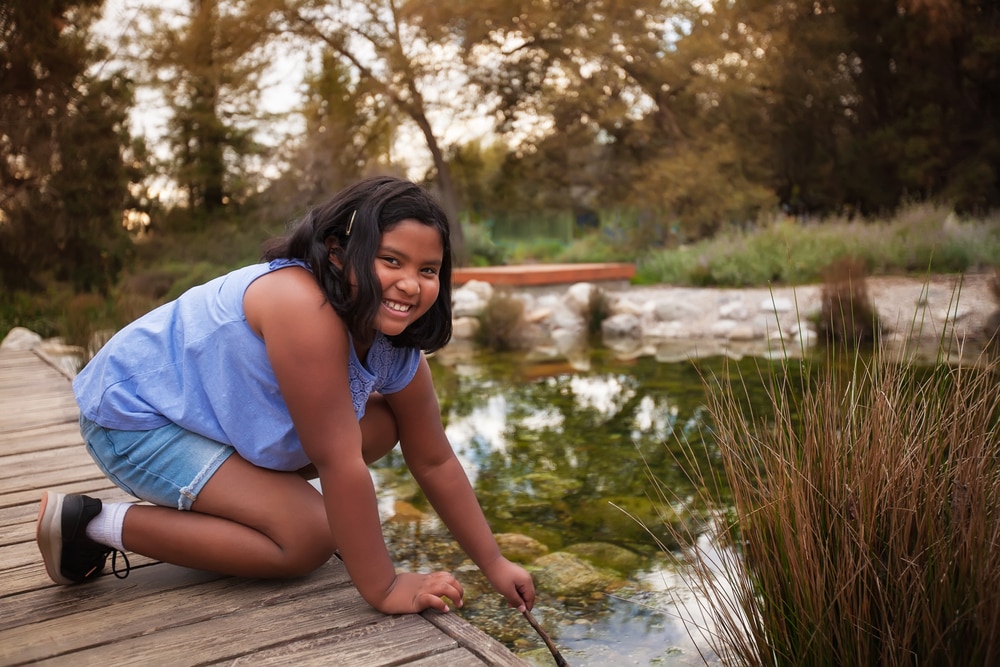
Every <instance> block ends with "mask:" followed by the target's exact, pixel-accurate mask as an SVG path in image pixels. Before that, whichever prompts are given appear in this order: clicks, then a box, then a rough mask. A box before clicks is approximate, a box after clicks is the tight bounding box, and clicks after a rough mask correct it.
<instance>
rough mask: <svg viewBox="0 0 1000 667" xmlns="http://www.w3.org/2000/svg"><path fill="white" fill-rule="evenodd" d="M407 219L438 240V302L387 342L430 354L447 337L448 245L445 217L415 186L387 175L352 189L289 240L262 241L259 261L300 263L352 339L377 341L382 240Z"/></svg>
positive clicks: (315, 213)
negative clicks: (331, 246)
mask: <svg viewBox="0 0 1000 667" xmlns="http://www.w3.org/2000/svg"><path fill="white" fill-rule="evenodd" d="M352 216H353V218H354V221H353V224H352V223H351V218H352ZM407 219H412V220H417V221H418V222H421V223H423V224H425V225H427V226H428V227H433V228H434V229H436V230H437V231H438V233H439V234H440V235H441V245H442V246H443V247H444V257H443V258H442V262H441V270H440V272H439V274H438V278H439V280H440V283H441V288H440V292H439V293H438V297H437V301H435V302H434V304H433V305H432V306H431V307H430V309H429V310H428V311H427V312H426V313H424V314H423V315H422V316H421V317H420V319H418V320H417V321H416V322H414V323H413V324H411V325H410V326H408V327H407V328H406V330H405V331H403V332H402V333H401V334H399V335H397V336H389V337H388V338H389V340H390V341H391V342H392V344H393V345H394V346H397V347H415V348H420V349H422V350H424V351H426V352H433V351H435V350H438V349H440V348H442V347H444V345H445V344H446V343H447V342H448V341H449V340H450V339H451V264H452V259H451V240H450V236H449V227H448V218H447V216H446V215H445V213H444V211H443V210H442V209H441V207H440V206H439V205H438V204H437V202H436V201H434V198H433V197H431V195H430V193H428V192H427V191H425V190H424V189H423V188H421V187H420V186H418V185H416V184H414V183H411V182H410V181H406V180H403V179H399V178H394V177H391V176H379V177H374V178H369V179H366V180H363V181H360V182H358V183H355V184H354V185H351V186H349V187H347V188H345V189H344V190H341V191H340V192H338V193H337V194H336V195H334V196H333V197H332V198H331V199H330V200H329V201H327V202H326V203H324V204H321V205H319V206H317V207H315V208H314V209H312V210H311V211H309V213H307V214H306V215H305V217H303V218H302V219H301V220H299V221H298V222H297V223H296V224H295V225H294V226H293V228H292V230H291V233H290V234H288V235H287V236H284V237H279V238H276V239H272V240H271V241H268V242H267V243H265V245H264V253H263V259H264V260H265V261H270V260H273V259H280V258H285V259H301V260H305V261H306V262H307V263H308V264H309V266H310V268H311V269H312V272H313V275H314V276H315V277H316V282H317V283H319V286H320V289H322V290H323V293H324V294H326V298H327V300H328V301H329V302H330V305H332V306H333V309H334V310H335V311H336V312H337V314H338V315H339V316H340V317H341V318H342V319H343V320H344V322H345V323H347V328H348V329H349V330H350V332H351V335H352V336H353V337H354V338H355V339H356V340H358V341H360V342H363V343H365V344H368V343H371V341H372V338H373V337H374V326H375V317H376V315H377V313H378V309H379V308H380V307H381V303H382V290H381V286H380V285H379V282H378V278H377V277H376V275H375V255H376V253H377V251H378V248H379V245H380V244H381V242H382V234H384V233H385V232H386V231H388V230H390V229H392V228H393V227H395V226H396V225H397V224H399V223H400V222H401V221H403V220H407ZM348 226H350V230H351V231H350V235H349V236H348V233H347V230H348ZM330 237H334V238H335V239H336V241H337V249H336V251H335V252H337V253H338V254H337V257H338V259H340V262H341V266H340V267H339V268H338V267H337V266H335V265H334V264H333V263H331V262H330V260H329V254H330V253H329V251H328V250H327V246H326V241H327V239H329V238H330ZM350 276H354V280H355V282H356V283H357V284H356V288H352V285H351V283H350V279H349V278H350Z"/></svg>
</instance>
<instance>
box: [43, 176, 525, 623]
mask: <svg viewBox="0 0 1000 667" xmlns="http://www.w3.org/2000/svg"><path fill="white" fill-rule="evenodd" d="M264 259H265V260H267V263H263V264H257V265H254V266H249V267H245V268H243V269H239V270H236V271H234V272H232V273H230V274H228V275H226V276H223V277H221V278H217V279H215V280H212V281H210V282H208V283H206V284H205V285H202V286H200V287H196V288H194V289H192V290H190V291H188V292H187V293H185V294H184V295H182V296H181V297H180V298H179V299H177V300H176V301H173V302H171V303H168V304H166V305H164V306H161V307H160V308H157V309H156V310H154V311H152V312H150V313H149V314H147V315H145V316H143V317H141V318H140V319H138V320H136V321H135V322H133V323H132V324H130V325H128V326H127V327H125V328H124V329H122V330H121V331H120V332H119V333H118V334H116V335H115V336H114V337H113V338H112V339H111V340H110V341H109V342H108V343H107V344H106V345H105V346H104V347H103V348H102V349H101V351H100V352H99V353H98V354H97V355H96V356H95V357H94V358H93V360H92V361H91V362H90V363H88V364H87V366H86V367H85V368H84V369H83V370H82V371H81V372H80V374H79V375H78V376H77V377H76V379H75V380H74V383H73V387H74V392H75V394H76V397H77V401H78V402H79V404H80V409H81V418H80V422H81V430H82V433H83V436H84V440H85V441H86V443H87V448H88V451H90V453H91V455H92V456H93V457H94V460H95V461H97V464H98V465H99V466H100V467H101V468H102V469H103V470H104V472H105V473H106V474H107V475H108V476H109V478H110V479H111V480H113V481H114V482H115V483H116V484H118V485H119V486H121V487H122V488H123V489H125V490H126V491H128V492H129V493H131V494H133V495H135V496H136V497H138V498H142V499H143V500H146V501H149V502H151V503H154V504H155V506H147V505H131V504H129V503H109V504H106V505H103V506H102V504H101V501H100V500H96V499H93V498H88V497H86V496H78V495H63V494H58V493H52V492H46V493H45V494H44V495H43V497H42V502H41V509H40V511H39V518H38V527H37V538H38V545H39V549H40V550H41V552H42V557H43V559H44V561H45V567H46V570H47V571H48V573H49V575H50V576H51V577H52V579H53V580H54V581H56V582H57V583H73V582H79V581H86V580H88V579H90V578H92V577H93V576H96V574H98V573H100V571H101V569H102V568H103V567H104V563H105V561H106V558H107V555H108V554H109V553H112V552H115V553H116V552H118V551H124V550H125V549H128V550H130V551H133V552H136V553H140V554H144V555H147V556H150V557H152V558H155V559H158V560H161V561H165V562H169V563H175V564H177V565H183V566H186V567H193V568H199V569H206V570H212V571H217V572H221V573H225V574H231V575H237V576H245V577H282V576H286V577H287V576H296V575H301V574H305V573H307V572H311V571H312V570H315V569H316V568H318V567H319V566H321V565H322V564H323V563H325V562H326V561H327V560H328V559H329V558H330V556H331V555H332V554H334V552H337V553H338V554H339V555H340V557H341V558H342V559H343V561H344V564H345V565H346V567H347V570H348V572H349V573H350V575H351V579H352V580H353V582H354V584H355V586H357V588H358V590H359V591H360V593H361V595H362V596H363V597H364V599H365V600H367V601H368V602H369V603H370V604H371V605H372V606H374V607H375V608H377V609H379V610H380V611H383V612H385V613H389V614H397V613H408V612H419V611H421V610H423V609H426V608H428V607H431V608H435V609H438V610H440V611H445V612H446V611H448V607H447V606H446V604H445V602H444V600H442V597H447V598H449V599H450V600H452V601H453V602H454V603H455V604H456V605H458V606H459V607H460V606H462V586H461V584H460V583H459V582H458V581H457V580H456V579H455V577H454V576H452V575H451V574H450V573H448V572H435V573H432V574H410V573H401V574H397V573H396V571H395V569H394V566H393V563H392V561H391V559H390V557H389V554H388V551H387V550H386V547H385V542H384V539H383V537H382V532H381V526H380V521H379V515H378V509H377V505H376V495H375V489H374V487H373V485H372V480H371V476H370V475H369V473H368V469H367V464H370V463H371V462H373V461H375V460H377V459H378V458H380V457H382V456H384V455H385V454H386V453H388V451H389V450H391V449H392V448H393V447H394V446H395V445H396V443H397V442H398V443H399V444H400V448H401V450H402V453H403V457H404V459H405V461H406V464H407V466H408V467H409V469H410V471H411V472H412V474H413V476H414V478H415V479H416V481H417V482H418V483H419V484H420V487H421V488H422V489H423V491H424V493H425V494H426V495H427V497H428V499H429V500H430V501H431V504H432V505H433V506H434V509H435V510H436V511H437V513H438V514H439V516H440V517H441V519H442V520H443V521H444V523H445V525H446V526H447V527H448V528H449V530H451V532H452V534H453V535H454V536H455V538H456V539H457V540H458V542H459V544H460V545H461V546H462V548H463V549H464V550H465V551H466V553H467V554H468V555H469V557H470V558H472V560H473V561H474V562H475V563H476V564H477V565H478V566H479V568H480V569H481V570H482V571H483V573H484V574H485V575H486V576H487V578H488V579H489V580H490V582H491V583H492V585H493V586H494V587H495V588H496V590H497V591H498V592H499V593H501V594H502V595H503V596H504V597H505V598H506V599H507V601H508V603H509V604H510V605H511V606H513V607H516V608H518V609H519V610H522V611H523V610H525V609H529V610H530V609H531V607H532V605H533V604H534V597H535V591H534V586H533V584H532V581H531V577H530V575H529V574H528V573H527V572H526V571H525V570H524V569H523V568H521V567H519V566H517V565H514V564H513V563H511V562H509V561H508V560H507V559H506V558H504V557H503V556H502V555H501V554H500V550H499V548H498V547H497V544H496V541H495V540H494V539H493V535H492V533H491V531H490V528H489V526H488V525H487V523H486V519H485V517H484V516H483V513H482V510H481V509H480V507H479V503H478V501H477V500H476V497H475V495H474V493H473V490H472V486H471V484H470V483H469V480H468V478H467V477H466V475H465V472H464V470H463V469H462V467H461V464H460V463H459V461H458V459H457V458H456V456H455V454H454V452H453V451H452V449H451V446H450V445H449V443H448V441H447V438H446V436H445V434H444V429H443V427H442V424H441V420H440V411H439V408H438V403H437V397H436V395H435V392H434V387H433V385H432V384H431V374H430V370H429V368H428V366H427V360H426V359H425V358H424V356H423V354H422V352H421V350H424V351H427V352H432V351H434V350H437V349H439V348H441V347H442V346H443V345H444V344H445V343H447V341H448V340H449V338H450V336H451V249H450V244H449V236H448V223H447V219H446V217H445V215H444V213H443V212H442V211H441V209H440V208H439V207H438V206H437V204H436V203H435V202H434V201H433V200H432V199H431V197H430V196H429V195H428V194H427V193H426V192H424V191H423V190H422V189H421V188H419V187H417V186H416V185H414V184H412V183H409V182H407V181H402V180H399V179H395V178H386V177H383V178H374V179H369V180H366V181H363V182H361V183H358V184H356V185H354V186H352V187H350V188H347V189H346V190H344V191H342V192H341V193H339V194H338V195H336V196H335V197H334V198H333V199H332V200H330V201H329V202H328V203H326V204H324V205H322V206H320V207H318V208H316V209H315V210H313V211H312V212H310V213H309V214H308V215H307V216H306V218H305V219H304V220H302V221H301V222H300V223H299V225H298V226H297V227H296V228H295V230H294V231H293V233H292V234H291V235H290V236H289V237H288V238H287V239H280V240H278V241H276V242H272V243H271V244H270V246H269V247H268V248H266V250H265V256H264ZM309 473H312V476H315V475H316V474H318V476H319V480H320V483H321V486H322V489H323V492H322V494H320V493H319V492H318V491H317V490H316V489H315V488H314V487H313V486H312V485H311V484H310V483H309V482H308V481H307V479H306V476H307V475H308V474H309Z"/></svg>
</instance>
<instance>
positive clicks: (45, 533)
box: [35, 491, 129, 584]
mask: <svg viewBox="0 0 1000 667" xmlns="http://www.w3.org/2000/svg"><path fill="white" fill-rule="evenodd" d="M101 506H102V504H101V501H100V500H99V499H97V498H91V497H90V496H80V495H73V494H64V493H55V492H49V491H45V492H44V493H43V494H42V506H41V508H40V509H39V510H38V524H37V526H36V530H35V537H36V539H37V541H38V550H39V551H41V552H42V560H43V561H45V570H46V571H47V572H48V573H49V576H50V577H52V581H54V582H56V583H57V584H76V583H80V582H83V581H88V580H90V579H93V578H94V577H96V576H97V575H99V574H100V573H101V571H102V570H103V569H104V563H105V562H106V561H107V559H108V554H110V553H114V554H115V556H114V557H113V558H112V569H114V571H115V576H116V577H118V578H119V579H124V578H125V577H127V576H128V571H129V563H128V558H127V557H126V556H125V554H124V553H122V552H120V551H117V550H116V549H113V548H112V547H106V546H104V545H103V544H98V543H97V542H95V541H93V540H92V539H90V538H89V537H87V533H86V529H87V524H88V523H90V521H91V520H92V519H93V518H94V517H95V516H97V515H98V514H100V512H101ZM119 553H121V555H122V558H123V559H124V560H125V570H124V573H119V572H118V570H117V568H116V567H115V566H116V565H117V562H116V559H117V555H118V554H119Z"/></svg>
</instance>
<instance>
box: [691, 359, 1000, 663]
mask: <svg viewBox="0 0 1000 667" xmlns="http://www.w3.org/2000/svg"><path fill="white" fill-rule="evenodd" d="M848 366H849V367H848V368H846V369H845V368H844V367H843V364H841V365H840V366H839V368H838V365H837V364H835V363H831V364H828V365H827V367H826V368H827V370H824V371H822V372H820V373H815V374H808V373H807V374H805V375H803V378H805V379H803V380H802V381H801V384H802V386H801V387H798V386H795V385H796V384H797V382H796V381H789V380H787V379H786V378H785V377H784V376H781V377H779V376H778V375H777V373H772V374H771V375H770V377H768V378H765V379H767V380H769V381H770V382H771V390H770V399H771V406H770V407H769V408H766V409H765V412H766V414H763V415H761V414H753V413H752V411H750V410H749V409H748V408H746V407H745V406H746V405H747V401H746V396H745V392H744V391H743V390H742V389H741V387H740V381H739V380H738V379H737V380H734V381H730V382H728V383H725V384H722V385H720V386H717V387H715V388H713V389H712V391H711V392H710V406H709V409H710V412H711V414H712V417H713V419H714V421H715V425H716V433H715V435H716V437H717V445H718V449H719V453H720V456H721V466H722V468H723V469H724V475H723V477H724V479H725V483H726V484H727V486H728V489H729V491H730V493H731V505H729V506H728V507H727V508H726V509H725V510H724V511H721V512H720V513H719V514H718V516H717V517H716V518H715V519H714V520H713V527H714V530H715V531H716V532H717V534H718V536H721V537H722V538H723V541H724V542H725V543H729V544H730V545H735V547H734V548H731V549H722V550H720V551H716V550H713V549H704V548H700V547H696V548H693V549H692V553H691V554H690V555H689V558H688V559H686V560H685V561H684V562H685V563H686V564H685V565H684V567H685V568H686V570H685V571H686V572H687V577H688V583H689V584H690V585H692V586H693V587H694V588H695V589H696V590H699V591H700V592H701V593H702V596H703V597H702V598H701V599H702V600H703V602H702V603H701V604H702V608H701V610H700V611H701V612H702V613H703V614H704V615H705V617H707V618H708V619H710V625H711V627H708V628H706V627H705V626H703V625H698V622H697V621H695V620H693V619H692V618H689V619H688V623H689V624H690V625H689V630H691V631H692V632H694V633H695V634H698V635H701V638H702V640H703V641H704V642H705V643H707V645H708V646H710V647H711V648H712V650H714V651H715V653H716V654H717V655H718V656H720V657H722V659H723V660H724V662H726V663H727V664H735V665H795V666H798V667H802V666H808V665H831V666H832V665H838V666H845V665H846V666H852V665H856V666H858V667H861V666H868V665H882V666H884V667H893V666H895V665H956V666H958V665H962V666H964V665H990V664H1000V427H998V419H1000V414H998V413H1000V407H998V402H997V399H996V397H997V395H998V394H997V392H998V390H1000V375H998V374H997V373H996V367H995V366H994V367H993V368H992V369H991V368H982V367H979V368H964V367H957V368H949V367H944V366H939V367H936V368H920V367H914V366H907V365H891V364H888V363H882V362H881V361H879V360H878V359H877V358H876V359H875V360H874V361H871V362H870V363H866V362H863V361H862V360H861V359H860V358H858V359H855V360H853V363H852V364H848ZM771 408H773V411H772V410H771ZM692 460H694V459H693V458H692ZM712 474H713V473H709V474H707V475H702V477H703V479H702V480H701V481H702V483H703V484H706V485H711V484H712V481H711V480H712V479H713V477H712ZM706 480H707V481H706ZM688 537H689V540H690V536H688Z"/></svg>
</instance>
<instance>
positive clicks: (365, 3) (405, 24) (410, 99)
mask: <svg viewBox="0 0 1000 667" xmlns="http://www.w3.org/2000/svg"><path fill="white" fill-rule="evenodd" d="M414 4H415V3H404V2H401V1H400V0H338V1H334V2H328V1H327V0H288V1H287V2H284V3H279V10H280V11H278V12H277V15H278V16H280V17H281V18H282V19H283V22H282V24H281V29H282V30H284V31H288V32H291V33H294V34H297V35H300V36H302V37H305V38H307V39H309V40H311V41H317V40H318V41H319V42H321V43H322V44H323V45H324V46H325V47H326V48H328V49H329V50H330V51H331V52H332V53H335V54H336V55H337V56H338V57H339V58H341V59H342V60H343V61H344V62H345V63H349V64H350V67H351V69H352V76H353V78H354V82H355V85H359V84H360V83H361V82H364V85H365V86H370V90H371V93H370V95H369V100H368V102H369V105H374V106H384V107H388V108H391V109H392V110H393V111H394V112H396V113H398V114H400V115H401V117H404V118H406V119H408V120H409V121H410V122H412V123H413V124H414V125H415V126H416V128H417V131H418V132H419V134H420V137H421V139H422V140H423V143H424V145H425V146H426V148H427V151H428V153H429V154H430V158H431V164H432V172H431V176H432V178H433V179H434V181H435V183H436V185H437V189H438V192H439V195H440V197H441V203H442V206H443V208H444V210H445V212H446V213H447V215H448V218H449V220H450V221H451V223H452V224H451V233H452V239H451V245H452V251H453V253H454V255H455V259H456V261H457V262H458V263H459V264H462V263H464V261H465V243H464V237H463V234H462V227H461V225H460V224H459V223H458V201H459V198H458V193H457V191H456V188H455V184H454V182H453V179H452V176H451V170H450V167H449V165H448V161H447V159H446V155H445V146H443V145H442V142H441V139H440V137H439V131H438V130H437V129H436V128H435V126H434V123H433V122H432V116H433V115H434V112H435V111H441V110H442V108H447V107H448V106H451V107H452V108H461V105H458V104H451V105H447V104H446V105H444V106H443V107H442V106H440V105H438V104H435V103H434V101H433V100H434V99H435V98H436V97H437V96H439V95H444V96H447V97H448V102H452V103H453V102H454V101H455V99H456V98H458V97H461V95H462V94H463V91H462V89H461V88H460V86H462V85H463V73H462V72H461V71H458V72H456V71H455V70H454V69H450V68H449V67H454V66H455V65H457V63H458V61H457V60H456V59H453V58H448V57H446V56H445V55H444V54H445V52H447V51H448V50H449V49H450V48H451V47H452V46H453V44H452V43H450V42H449V41H447V40H445V41H435V39H434V37H435V35H434V34H432V33H430V32H428V31H427V30H424V29H423V28H424V26H422V25H421V24H419V23H418V22H417V21H415V20H414V17H413V15H412V14H411V13H408V12H409V11H410V10H411V9H412V8H413V7H412V5H414ZM466 92H467V91H466ZM438 99H439V98H438ZM466 108H468V107H466Z"/></svg>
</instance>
